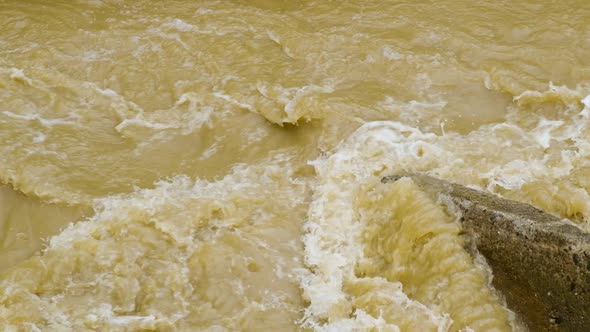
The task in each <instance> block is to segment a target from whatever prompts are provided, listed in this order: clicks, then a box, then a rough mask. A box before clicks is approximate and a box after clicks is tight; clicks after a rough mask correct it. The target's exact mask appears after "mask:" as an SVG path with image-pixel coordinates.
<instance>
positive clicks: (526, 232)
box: [383, 174, 590, 331]
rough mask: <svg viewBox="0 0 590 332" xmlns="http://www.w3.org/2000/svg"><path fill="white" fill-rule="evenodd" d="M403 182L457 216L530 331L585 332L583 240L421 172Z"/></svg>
mask: <svg viewBox="0 0 590 332" xmlns="http://www.w3.org/2000/svg"><path fill="white" fill-rule="evenodd" d="M405 176H409V177H411V178H412V179H413V181H414V182H415V183H416V184H417V185H418V186H420V187H421V188H422V190H424V191H425V192H428V193H430V194H431V195H433V198H435V199H439V200H441V201H442V202H444V203H445V204H446V205H447V208H448V209H449V210H451V211H452V212H455V213H458V215H459V218H460V219H459V220H460V221H461V224H462V225H463V229H464V231H465V233H466V235H467V238H468V239H469V240H470V241H471V242H472V244H473V245H475V247H476V248H477V251H479V253H481V254H482V255H483V256H484V257H485V258H486V261H487V263H488V264H489V266H490V267H491V268H492V270H493V286H494V287H495V288H496V289H497V290H498V291H500V292H501V293H502V294H503V295H504V297H505V299H506V302H507V304H508V307H509V308H510V309H512V310H513V311H514V312H516V314H517V315H518V316H519V318H520V319H521V320H522V321H523V322H524V323H525V324H526V325H527V327H528V328H529V330H530V331H590V234H588V233H585V232H583V231H582V230H580V229H579V228H577V227H576V226H574V225H572V224H570V223H568V222H566V221H564V220H561V219H559V218H557V217H555V216H553V215H551V214H548V213H545V212H543V211H541V210H539V209H537V208H535V207H533V206H532V205H529V204H523V203H520V202H515V201H510V200H507V199H503V198H500V197H498V196H495V195H492V194H488V193H484V192H481V191H477V190H473V189H469V188H466V187H464V186H461V185H457V184H452V183H449V182H446V181H442V180H439V179H436V178H433V177H430V176H426V175H422V174H407V175H396V176H390V177H386V178H383V182H384V183H387V182H394V181H396V180H398V179H399V178H401V177H405Z"/></svg>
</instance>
